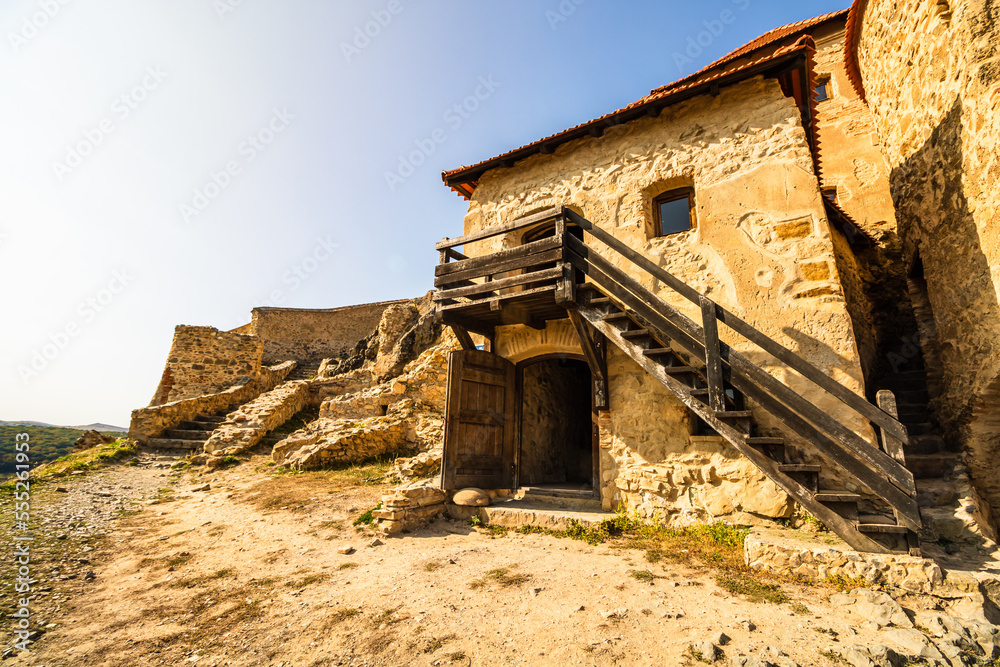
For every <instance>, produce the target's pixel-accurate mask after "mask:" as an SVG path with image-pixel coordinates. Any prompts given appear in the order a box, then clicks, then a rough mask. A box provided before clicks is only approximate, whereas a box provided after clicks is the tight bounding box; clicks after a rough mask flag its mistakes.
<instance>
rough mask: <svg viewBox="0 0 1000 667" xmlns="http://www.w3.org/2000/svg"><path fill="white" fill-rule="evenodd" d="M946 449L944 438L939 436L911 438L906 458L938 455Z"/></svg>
mask: <svg viewBox="0 0 1000 667" xmlns="http://www.w3.org/2000/svg"><path fill="white" fill-rule="evenodd" d="M946 448H947V445H946V444H945V442H944V438H942V437H941V436H939V435H918V436H910V446H909V447H908V448H907V450H906V456H907V457H909V456H912V455H920V454H937V453H939V452H943V451H945V450H946Z"/></svg>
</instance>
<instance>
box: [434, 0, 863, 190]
mask: <svg viewBox="0 0 1000 667" xmlns="http://www.w3.org/2000/svg"><path fill="white" fill-rule="evenodd" d="M847 12H848V10H846V9H845V10H841V11H839V12H833V13H831V14H824V15H822V16H818V17H816V18H813V19H808V20H805V21H799V22H797V23H791V24H788V25H785V26H781V27H779V28H775V29H774V30H771V31H770V32H768V33H766V34H764V35H762V36H760V37H758V38H757V39H755V40H753V41H751V42H748V43H747V44H744V45H743V46H741V47H740V48H738V49H736V50H735V51H733V52H731V53H729V54H728V55H726V56H724V57H723V58H720V59H719V60H716V61H715V62H713V63H712V64H710V65H708V66H707V67H705V68H703V69H701V70H699V71H698V72H695V73H694V74H691V75H689V76H687V77H684V78H683V79H680V80H678V81H675V82H673V83H671V84H668V85H666V86H662V87H660V88H656V89H654V90H652V91H650V94H649V95H647V96H646V97H643V98H642V99H640V100H637V101H636V102H633V103H632V104H629V105H628V106H626V107H623V108H621V109H618V110H617V111H613V112H612V113H609V114H606V115H604V116H601V117H600V118H596V119H594V120H592V121H589V122H586V123H582V124H580V125H577V126H575V127H571V128H569V129H568V130H564V131H562V132H559V133H557V134H553V135H551V136H548V137H545V138H543V139H539V140H538V141H536V142H534V143H531V144H528V145H526V146H522V147H521V148H518V149H515V150H512V151H508V152H506V153H503V154H501V155H498V156H496V157H494V158H491V159H489V160H484V161H482V162H479V163H477V164H474V165H470V166H464V167H459V168H458V169H453V170H451V171H445V172H443V173H442V174H441V176H442V179H443V180H444V182H445V184H446V185H448V186H450V187H451V188H452V189H453V190H455V191H456V192H458V193H459V194H460V195H462V196H463V197H465V198H466V199H469V198H470V197H471V196H472V193H473V192H474V191H475V189H476V186H477V185H478V182H479V178H480V176H482V174H484V173H485V172H487V171H489V170H490V169H496V168H500V167H508V166H510V165H512V164H513V163H514V162H516V161H518V160H522V159H525V158H527V157H530V156H531V155H534V154H537V153H550V152H552V150H554V149H555V147H556V146H558V145H560V144H563V143H566V142H568V141H572V140H574V139H579V138H582V137H585V136H600V135H602V134H603V133H604V131H605V130H607V129H608V128H610V127H612V126H615V125H620V124H622V123H625V122H628V121H630V120H636V119H637V118H641V117H642V116H644V115H647V114H648V115H655V114H657V113H659V111H660V110H661V109H662V108H663V107H665V106H669V105H671V104H676V103H678V102H681V101H683V100H685V99H689V98H691V97H694V96H696V95H700V94H704V93H706V92H714V91H715V90H717V89H718V88H719V87H721V86H724V85H731V84H733V83H736V82H737V81H742V80H744V79H746V78H748V77H750V76H753V75H756V74H758V73H761V72H763V71H767V70H773V69H774V68H776V67H777V66H778V65H781V64H784V63H786V62H791V61H793V60H795V59H796V58H798V57H801V56H802V55H805V57H806V59H807V61H808V70H809V76H810V77H811V76H812V55H813V52H814V50H815V47H814V45H813V43H812V40H811V39H803V37H802V36H803V34H804V33H806V32H807V31H809V30H810V29H812V28H815V27H817V26H819V25H821V24H823V23H826V22H829V21H834V20H842V19H843V18H844V17H845V16H846V15H847ZM796 37H798V40H797V41H796V42H795V43H786V44H784V45H781V46H779V47H778V48H777V49H776V50H775V51H774V52H772V53H768V54H759V55H758V57H757V58H753V59H751V60H749V61H748V62H746V63H743V64H740V65H738V66H734V67H728V68H724V66H725V65H729V64H732V63H733V61H735V60H738V59H740V58H744V57H748V58H751V57H752V56H754V55H757V54H756V53H755V52H757V51H759V50H762V49H763V48H765V47H768V46H774V45H776V44H778V43H780V42H782V41H783V40H788V41H790V40H791V39H792V38H796ZM716 70H718V71H716ZM812 88H813V85H812V82H810V86H809V90H810V91H811V90H812ZM810 106H812V105H811V104H810ZM808 116H809V119H810V121H811V124H814V121H812V119H813V118H814V116H815V114H814V113H813V111H812V109H810V111H809V114H808ZM810 129H811V130H813V131H812V132H811V133H810V134H811V135H812V136H813V141H814V145H813V148H814V152H815V148H816V146H815V128H814V127H813V128H810ZM818 171H819V169H818V167H817V172H818Z"/></svg>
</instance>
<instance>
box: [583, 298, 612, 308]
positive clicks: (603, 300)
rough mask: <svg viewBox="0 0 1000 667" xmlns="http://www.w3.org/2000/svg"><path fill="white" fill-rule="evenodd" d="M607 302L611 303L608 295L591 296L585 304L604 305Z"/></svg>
mask: <svg viewBox="0 0 1000 667" xmlns="http://www.w3.org/2000/svg"><path fill="white" fill-rule="evenodd" d="M609 303H611V299H609V298H608V297H606V296H595V297H594V298H592V299H591V300H590V303H589V304H587V305H590V306H606V305H607V304H609Z"/></svg>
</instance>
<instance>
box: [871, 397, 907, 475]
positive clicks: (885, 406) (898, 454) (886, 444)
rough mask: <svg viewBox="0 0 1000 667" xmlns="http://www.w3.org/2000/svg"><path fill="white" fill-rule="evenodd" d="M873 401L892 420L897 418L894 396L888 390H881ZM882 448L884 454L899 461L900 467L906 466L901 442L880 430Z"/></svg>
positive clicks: (897, 411) (897, 410)
mask: <svg viewBox="0 0 1000 667" xmlns="http://www.w3.org/2000/svg"><path fill="white" fill-rule="evenodd" d="M875 401H876V402H877V403H878V406H879V408H881V409H882V411H883V412H885V413H886V414H887V415H889V416H890V417H892V418H893V419H897V418H898V417H899V409H898V408H897V407H896V395H895V394H894V393H892V392H891V391H889V390H888V389H882V390H880V391H879V392H878V393H877V394H876V395H875ZM881 436H882V447H883V449H885V453H886V454H888V455H889V456H891V457H892V458H894V459H896V460H897V461H899V464H900V465H903V466H905V465H906V453H905V452H904V449H903V441H902V440H900V439H899V438H897V437H895V436H893V435H892V433H890V432H888V431H886V430H884V429H883V430H882V432H881Z"/></svg>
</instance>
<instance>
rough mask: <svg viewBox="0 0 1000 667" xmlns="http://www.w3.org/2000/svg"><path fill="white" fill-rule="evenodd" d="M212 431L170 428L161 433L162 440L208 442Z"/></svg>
mask: <svg viewBox="0 0 1000 667" xmlns="http://www.w3.org/2000/svg"><path fill="white" fill-rule="evenodd" d="M210 435H212V431H203V430H189V429H179V428H172V429H168V430H167V431H164V432H163V437H164V439H168V440H208V436H210Z"/></svg>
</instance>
